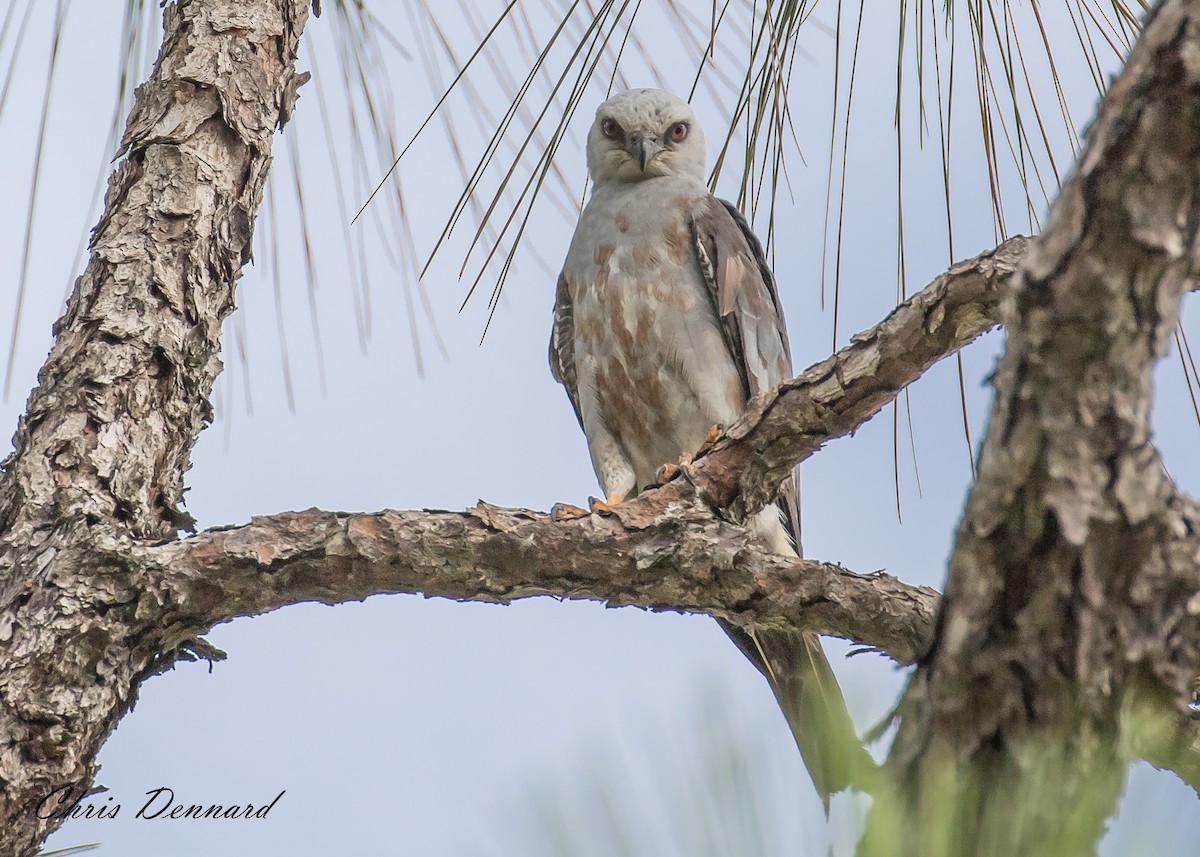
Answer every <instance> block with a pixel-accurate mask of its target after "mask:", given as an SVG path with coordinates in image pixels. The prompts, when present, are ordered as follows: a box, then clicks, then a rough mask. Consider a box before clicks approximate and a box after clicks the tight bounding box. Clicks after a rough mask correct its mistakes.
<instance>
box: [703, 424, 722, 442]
mask: <svg viewBox="0 0 1200 857" xmlns="http://www.w3.org/2000/svg"><path fill="white" fill-rule="evenodd" d="M724 431H725V429H724V428H722V427H721V426H713V427H712V428H710V429H709V430H708V434H706V435H705V436H704V445H705V446H712V445H713V444H714V443H716V442H717V438H719V437H720V436H721V434H722V432H724Z"/></svg>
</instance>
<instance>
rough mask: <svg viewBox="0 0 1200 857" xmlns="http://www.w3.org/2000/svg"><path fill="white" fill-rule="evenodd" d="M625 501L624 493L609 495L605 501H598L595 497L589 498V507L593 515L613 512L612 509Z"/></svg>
mask: <svg viewBox="0 0 1200 857" xmlns="http://www.w3.org/2000/svg"><path fill="white" fill-rule="evenodd" d="M624 499H625V492H624V491H620V492H617V493H616V494H609V495H608V496H607V497H605V498H604V499H603V500H597V499H596V498H595V497H588V507H589V508H590V509H591V510H592V514H593V515H595V514H597V513H600V512H611V511H612V507H613V506H615V505H617V504H618V503H620V502H621V501H622V500H624Z"/></svg>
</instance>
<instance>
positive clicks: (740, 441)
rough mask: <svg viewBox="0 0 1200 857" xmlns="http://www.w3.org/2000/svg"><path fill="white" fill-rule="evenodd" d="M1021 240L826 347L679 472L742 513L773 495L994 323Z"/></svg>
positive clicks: (957, 268)
mask: <svg viewBox="0 0 1200 857" xmlns="http://www.w3.org/2000/svg"><path fill="white" fill-rule="evenodd" d="M1029 244H1030V239H1028V238H1025V237H1021V236H1017V237H1014V238H1010V239H1009V240H1007V241H1005V242H1004V243H1003V244H1001V245H1000V246H999V247H997V248H996V249H994V250H989V251H988V252H986V253H982V254H980V255H978V256H976V257H974V258H973V259H967V260H965V261H962V262H959V263H957V264H955V265H954V266H953V267H951V268H950V270H948V271H946V273H944V274H942V275H941V276H939V277H938V278H937V279H935V280H934V281H933V282H932V283H930V284H929V285H928V286H926V287H925V288H923V289H922V290H921V291H919V292H917V293H916V294H915V295H913V296H912V297H911V298H909V299H908V300H907V301H905V302H904V303H902V304H900V305H899V306H898V307H896V309H894V310H892V312H891V313H890V314H889V315H888V316H887V318H885V319H884V320H883V321H881V322H880V323H879V324H877V325H875V326H874V327H872V328H870V329H868V330H865V331H863V332H861V333H858V334H855V335H854V336H852V337H851V338H850V344H849V345H847V346H846V347H845V348H842V349H841V350H840V351H838V352H837V353H836V354H834V355H833V356H832V357H829V358H827V359H825V360H822V361H821V362H820V363H816V364H814V365H813V366H811V367H809V368H808V369H806V370H805V371H804V372H802V373H800V374H799V375H797V376H796V377H795V378H793V379H792V380H790V381H785V382H784V383H783V384H781V385H780V386H779V387H778V388H777V389H776V390H775V391H774V392H772V393H770V394H768V395H767V396H765V397H763V398H761V399H759V400H756V402H755V403H753V404H752V406H751V407H750V408H749V409H748V410H747V412H746V414H745V415H744V416H743V417H742V418H741V419H740V420H739V421H738V422H737V423H736V424H734V425H733V426H732V427H731V428H730V429H729V431H728V432H727V433H726V435H725V436H723V437H722V438H720V439H719V440H718V441H717V443H716V444H715V445H714V446H713V447H712V448H711V450H709V451H707V453H706V454H703V455H701V456H698V457H697V459H696V461H695V463H694V464H693V465H692V466H691V467H689V468H687V470H686V473H687V477H688V479H689V480H690V481H691V482H692V483H693V484H694V485H696V487H697V488H698V489H699V490H700V492H701V494H702V495H703V496H704V497H705V499H706V500H707V501H708V502H709V503H710V504H711V505H712V507H713V508H714V509H717V510H719V511H720V512H721V513H722V514H725V515H727V516H729V517H730V518H731V519H732V520H740V521H744V520H745V519H746V518H747V517H748V516H749V515H752V514H754V513H755V512H757V511H758V510H759V509H761V508H762V507H763V506H765V505H766V504H767V503H769V502H771V501H772V500H773V499H774V497H775V495H776V493H777V492H778V490H779V485H780V483H781V482H782V481H783V480H784V479H786V478H787V476H788V475H789V474H790V473H791V472H792V469H793V468H794V467H795V466H796V465H797V464H799V463H800V462H801V461H803V460H804V459H806V458H808V456H810V455H812V454H813V453H814V452H816V451H817V450H818V449H820V448H821V447H822V446H824V445H825V444H826V443H828V442H829V441H831V440H834V439H836V438H839V437H844V436H845V435H848V434H850V433H852V432H853V431H854V430H855V429H857V428H858V427H859V426H861V425H862V424H863V423H865V422H866V421H867V420H869V419H871V417H873V416H875V414H877V413H879V411H880V410H881V409H882V408H883V407H884V406H885V405H886V404H888V403H889V402H891V401H892V400H893V399H895V398H896V396H898V395H899V394H900V392H901V391H902V390H903V389H904V388H905V387H907V386H908V385H909V384H911V383H913V382H914V381H916V380H917V379H918V378H920V377H921V376H922V375H923V374H924V373H925V372H926V371H927V370H928V369H929V368H930V367H931V366H932V365H933V364H934V363H937V362H938V361H939V360H942V359H943V358H945V357H948V356H949V355H951V354H954V353H955V352H957V351H958V350H959V349H960V348H962V347H964V346H966V345H968V344H970V343H971V342H972V341H974V340H975V339H976V337H978V336H980V335H981V334H983V333H985V332H986V331H988V330H990V329H991V328H993V327H995V326H996V325H998V324H999V323H1000V299H1001V297H1002V296H1003V294H1004V292H1005V288H1006V287H1007V285H1008V282H1009V280H1010V279H1011V277H1012V276H1013V273H1014V272H1015V271H1016V270H1017V267H1018V266H1019V265H1020V264H1021V262H1022V260H1023V259H1024V258H1025V254H1026V251H1027V249H1028V247H1029ZM667 487H668V488H673V489H674V490H677V491H681V492H684V493H686V490H687V489H684V488H682V487H679V486H678V484H677V483H672V484H670V485H668V486H667ZM638 502H639V501H638V500H634V501H633V502H632V503H630V504H627V505H635V504H637V503H638Z"/></svg>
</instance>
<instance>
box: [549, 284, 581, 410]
mask: <svg viewBox="0 0 1200 857" xmlns="http://www.w3.org/2000/svg"><path fill="white" fill-rule="evenodd" d="M550 374H551V375H553V376H554V380H555V381H558V383H560V384H562V385H563V387H564V389H566V391H567V397H568V398H569V399H570V400H571V407H572V408H574V409H575V419H577V420H579V427H580V428H583V414H582V412H580V410H579V381H578V379H577V376H576V374H575V307H574V305H573V304H572V303H571V290H570V288H569V287H568V286H567V278H566V277H564V276H563V275H562V274H559V275H558V288H557V289H556V290H555V294H554V326H553V327H552V328H551V329H550Z"/></svg>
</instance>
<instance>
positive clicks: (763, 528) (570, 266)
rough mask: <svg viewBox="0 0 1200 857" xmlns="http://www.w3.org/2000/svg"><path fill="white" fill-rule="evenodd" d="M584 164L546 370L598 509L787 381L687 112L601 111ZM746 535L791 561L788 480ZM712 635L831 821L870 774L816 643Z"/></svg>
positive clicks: (613, 103)
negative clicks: (760, 700) (767, 709)
mask: <svg viewBox="0 0 1200 857" xmlns="http://www.w3.org/2000/svg"><path fill="white" fill-rule="evenodd" d="M587 161H588V171H589V172H590V174H591V178H592V182H593V189H592V193H591V197H590V198H589V200H588V203H587V206H586V207H585V208H584V210H583V213H582V214H581V216H580V218H579V224H578V225H577V226H576V227H575V236H574V238H573V239H572V241H571V247H570V250H569V251H568V252H567V259H566V262H565V263H564V264H563V269H562V273H561V274H560V275H559V279H558V288H557V294H556V298H555V304H554V327H553V331H552V334H551V338H550V369H551V372H552V373H553V375H554V377H555V378H556V379H557V380H558V381H559V382H561V383H562V385H563V386H564V387H565V388H566V390H567V395H568V396H569V397H570V399H571V404H572V406H573V407H574V408H575V415H576V416H577V417H578V418H579V424H580V426H581V427H582V428H583V431H584V434H585V435H586V436H587V444H588V450H589V451H590V452H591V457H592V466H593V467H594V468H595V471H596V476H597V477H598V479H599V480H600V484H601V486H602V488H603V490H604V494H605V500H604V502H603V503H600V504H599V505H600V506H604V505H606V504H616V503H619V502H621V501H622V500H625V499H628V498H630V497H633V496H635V495H636V494H637V493H638V492H639V491H640V490H642V489H644V488H645V487H646V486H648V485H652V484H654V483H655V482H656V481H658V480H657V478H656V476H657V475H658V473H659V470H660V467H661V466H663V465H664V464H673V463H674V462H677V461H681V460H684V461H686V460H687V459H688V457H689V456H690V455H691V454H693V453H695V452H696V451H698V450H699V449H700V447H701V445H702V444H703V443H704V441H705V439H706V437H707V436H708V435H709V432H710V430H711V429H712V428H713V427H714V426H729V425H731V424H732V423H733V422H734V421H735V420H737V418H738V417H739V416H740V415H741V413H742V412H743V411H744V410H745V407H746V403H747V401H748V400H749V398H750V397H751V396H753V395H755V394H757V393H759V392H762V391H764V390H769V389H771V388H773V387H775V386H776V385H778V384H779V383H780V382H781V381H783V380H785V379H787V378H790V377H791V374H792V367H791V357H790V354H789V349H788V340H787V332H786V330H785V328H784V321H783V314H782V312H781V310H780V306H779V296H778V294H777V291H776V288H775V280H774V277H773V275H772V273H771V269H770V267H769V266H768V265H767V262H766V260H765V258H764V257H763V250H762V245H761V244H760V243H759V241H758V239H757V238H756V237H755V236H754V234H753V233H752V232H751V231H750V227H749V224H747V222H746V220H745V218H744V217H743V216H742V214H741V212H739V211H738V210H737V208H735V207H734V206H733V205H731V204H730V203H728V202H725V201H723V200H720V199H717V198H716V197H714V196H712V195H711V194H710V193H709V192H708V187H707V186H706V184H705V181H704V172H705V163H704V162H705V146H704V132H703V131H702V130H701V128H700V124H699V123H698V122H697V121H696V116H695V114H694V113H693V111H692V108H691V107H690V106H689V105H688V103H687V102H685V101H683V100H682V99H680V98H678V97H676V96H674V95H672V94H670V93H668V92H664V91H662V90H659V89H631V90H627V91H625V92H621V93H618V94H617V95H614V96H613V97H612V98H610V99H609V100H608V101H606V102H604V103H603V104H602V105H600V108H599V110H597V111H596V121H595V123H594V124H593V125H592V128H591V130H590V131H589V133H588V142H587ZM749 524H750V529H751V531H752V532H753V533H754V535H755V536H756V537H757V538H758V539H759V540H760V541H761V542H762V543H763V544H764V546H765V547H767V548H768V549H769V550H771V551H772V552H774V553H779V554H785V555H788V556H797V555H799V545H800V538H799V536H800V530H799V514H798V508H797V492H796V483H795V477H794V476H793V477H792V478H789V479H788V480H787V482H786V483H784V485H783V486H782V488H781V491H780V494H779V498H778V502H777V504H776V505H773V506H768V507H767V508H765V509H763V510H762V511H761V512H760V513H758V515H756V516H755V517H754V518H753V519H752V520H751V521H750V522H749ZM721 624H722V627H723V628H724V629H725V631H726V633H728V634H729V636H730V637H732V638H733V640H734V642H735V643H736V644H737V645H738V647H739V648H740V649H741V650H742V651H743V652H744V653H745V654H746V656H747V657H748V658H749V659H750V660H751V661H752V662H753V663H754V665H755V666H756V667H758V669H759V670H760V671H761V672H762V673H763V675H764V676H766V678H767V680H768V681H769V682H770V684H771V688H772V690H773V691H774V692H775V696H776V698H777V700H778V701H779V705H780V707H781V708H782V709H783V712H784V714H785V716H786V717H787V719H788V722H789V725H790V726H791V728H792V732H793V734H794V735H795V738H796V743H797V745H798V746H799V748H800V752H801V754H802V756H803V758H804V762H805V764H806V765H807V767H808V770H809V774H810V775H811V776H812V779H813V783H814V785H815V786H816V788H817V791H818V792H819V793H820V795H821V798H822V800H823V801H824V802H825V804H826V807H828V799H829V795H830V794H831V793H833V792H836V791H840V790H841V789H843V788H845V787H847V786H848V785H851V784H852V783H853V782H854V781H855V779H856V778H857V777H858V775H859V774H860V773H861V772H862V771H864V770H866V768H867V767H869V766H870V765H871V762H870V757H869V756H868V755H867V753H866V751H865V750H864V749H863V747H862V745H861V744H860V743H859V741H858V739H857V737H856V735H855V733H854V727H853V722H852V721H851V719H850V716H849V714H848V713H847V711H846V704H845V701H844V700H843V698H842V694H841V690H840V688H839V687H838V684H837V679H836V678H835V677H834V675H833V671H832V670H831V669H830V667H829V662H828V661H827V660H826V659H825V654H824V652H823V651H822V649H821V643H820V641H819V640H818V638H817V637H816V636H815V635H813V634H809V633H795V632H789V631H778V630H756V631H754V632H752V633H747V632H746V631H744V630H742V629H741V628H738V627H735V626H733V625H729V624H727V623H724V622H722V623H721Z"/></svg>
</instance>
